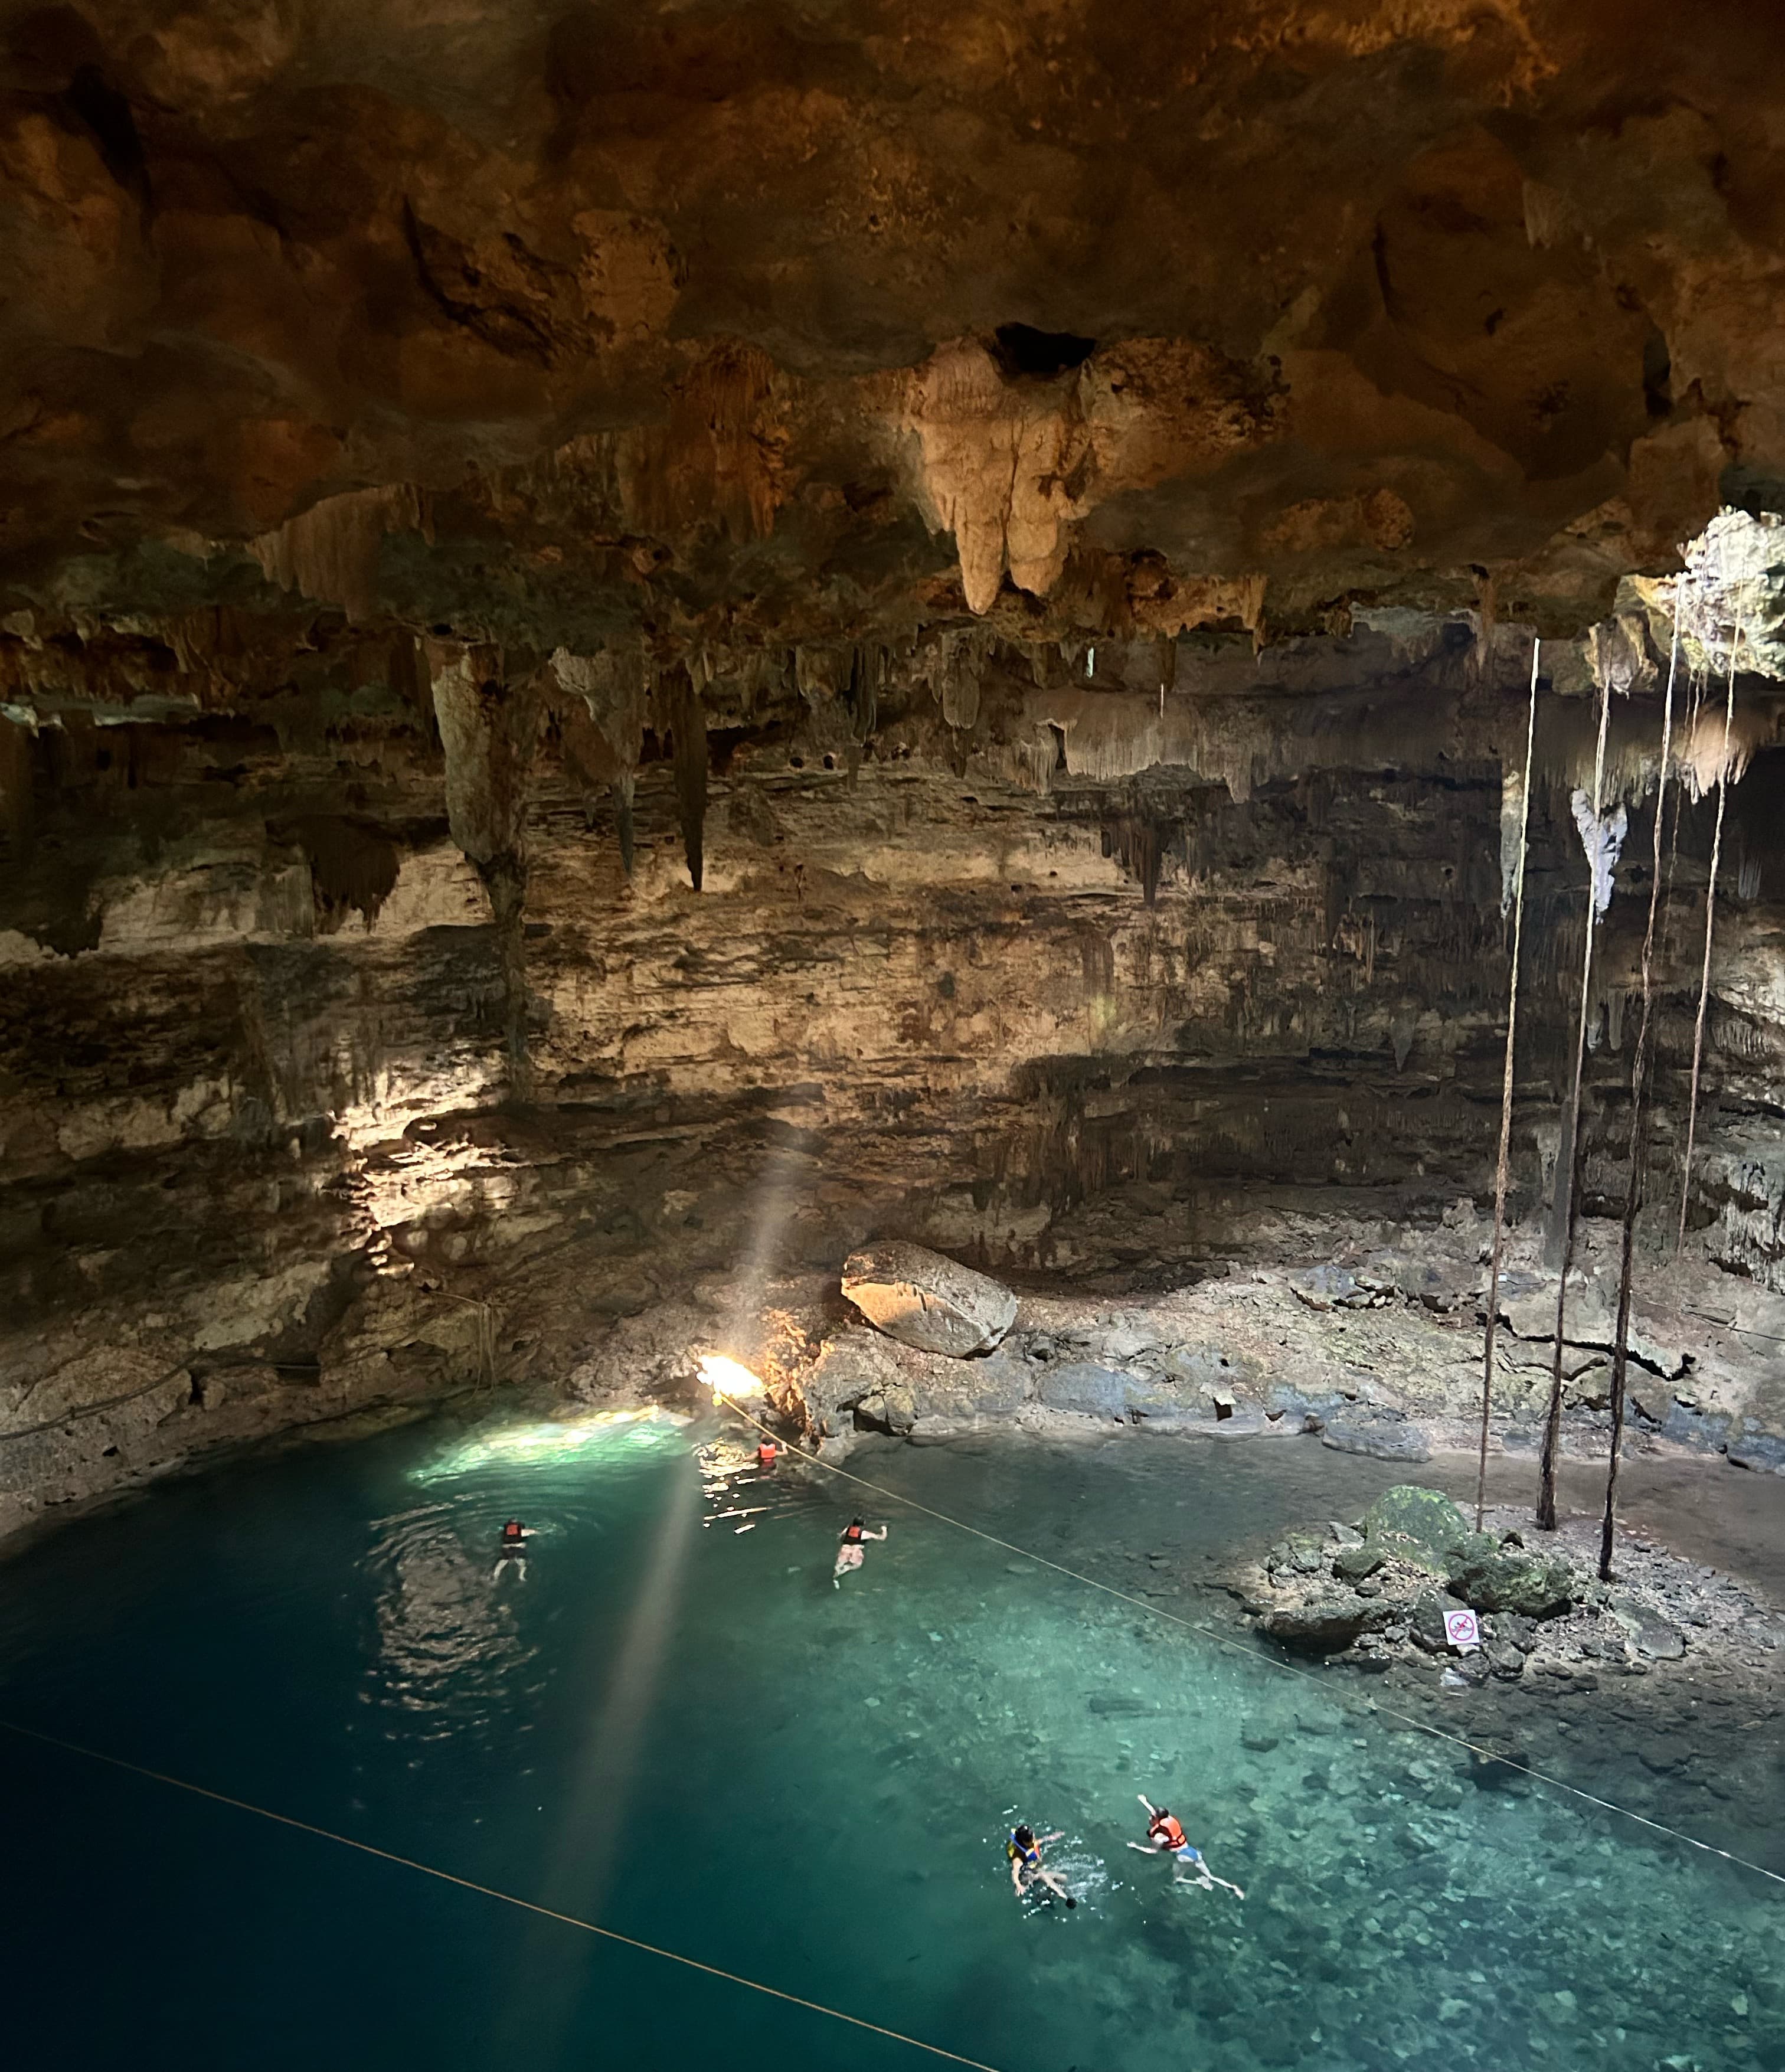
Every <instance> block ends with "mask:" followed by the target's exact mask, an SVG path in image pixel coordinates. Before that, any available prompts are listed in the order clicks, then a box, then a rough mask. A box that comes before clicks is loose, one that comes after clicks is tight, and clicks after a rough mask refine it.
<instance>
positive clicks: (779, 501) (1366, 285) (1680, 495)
mask: <svg viewBox="0 0 1785 2072" xmlns="http://www.w3.org/2000/svg"><path fill="white" fill-rule="evenodd" d="M3 22H4V29H3V35H0V47H3V51H4V73H3V79H4V103H3V107H0V181H3V182H4V196H5V199H4V204H3V207H0V239H3V240H4V242H3V245H0V267H3V277H4V279H5V282H6V290H5V294H4V300H3V303H0V347H3V349H0V551H3V559H0V609H3V610H4V611H5V613H6V630H7V634H8V636H9V638H10V640H11V641H12V642H13V643H14V647H15V648H19V650H20V651H21V652H19V653H16V654H14V657H13V661H14V688H15V689H17V687H18V685H19V684H20V683H23V684H24V685H26V686H27V689H29V688H31V686H33V685H35V684H36V682H37V681H38V680H39V678H40V677H41V676H43V673H44V668H45V666H46V665H43V664H41V662H39V663H36V664H33V663H31V661H30V660H29V659H28V656H29V654H30V653H31V652H37V651H35V650H34V649H33V648H32V643H33V642H34V641H35V642H38V643H41V642H42V641H43V639H45V638H47V637H49V638H53V637H55V636H56V635H57V634H58V632H60V631H65V630H66V629H68V628H72V629H73V630H74V631H75V632H76V635H78V636H79V637H80V638H81V639H87V638H88V636H89V635H91V634H92V633H93V630H94V629H95V627H103V626H106V625H109V626H111V627H113V628H114V629H121V630H122V631H124V632H125V634H128V633H129V632H130V630H131V629H132V628H133V627H134V628H136V629H137V630H138V631H140V630H141V629H142V628H143V627H148V626H150V625H154V626H157V627H159V628H160V629H161V635H162V638H163V639H167V640H169V641H171V643H172V646H173V648H175V650H178V649H179V648H180V647H181V644H182V643H184V646H185V648H187V650H188V651H190V650H191V648H192V647H193V646H194V645H195V643H196V644H199V645H203V644H204V639H205V636H204V635H203V634H202V632H200V631H195V628H197V627H203V626H204V624H205V623H207V622H206V617H205V615H212V623H215V621H216V615H219V614H222V615H227V616H228V619H229V620H230V622H231V625H232V629H233V630H232V632H231V634H230V635H229V636H228V637H229V638H230V639H234V640H236V641H238V642H241V641H248V642H249V643H252V642H253V641H254V640H256V639H261V640H265V641H267V642H270V643H274V644H278V643H286V644H287V645H288V646H293V647H296V648H301V647H302V638H301V637H300V635H299V633H298V630H297V629H298V626H299V624H300V623H301V622H307V621H310V620H314V619H316V618H317V616H318V610H317V608H318V607H322V608H323V611H322V616H323V617H324V618H328V617H330V616H331V615H332V618H333V619H335V620H336V621H339V620H340V619H345V620H346V621H347V622H348V623H351V624H353V625H356V626H362V627H373V628H377V627H385V628H389V627H408V628H409V629H412V630H413V631H415V632H416V633H417V634H426V635H431V636H432V637H434V638H437V639H438V638H453V639H460V640H487V641H491V642H494V643H500V645H501V646H502V647H503V648H504V651H505V652H506V653H507V654H508V656H509V657H510V660H511V666H512V660H513V658H514V657H515V656H522V657H531V658H533V660H534V661H535V662H536V663H537V660H540V659H542V658H544V657H546V656H550V655H551V654H553V652H556V651H558V650H563V651H565V652H566V653H568V654H570V655H571V656H586V655H590V654H594V653H598V652H602V651H604V650H611V649H613V648H616V647H623V646H626V645H627V644H631V645H632V646H634V647H635V648H643V649H644V651H646V652H648V653H651V654H654V655H656V656H658V657H660V658H661V657H664V656H670V655H672V654H687V653H698V652H702V651H709V652H716V651H719V650H734V651H735V650H739V649H742V650H749V649H753V648H760V649H763V650H771V649H782V650H785V649H787V648H797V647H800V646H801V645H805V644H811V645H813V646H817V647H822V646H824V645H825V644H826V643H830V644H833V645H834V644H837V643H845V644H846V643H874V642H880V643H899V642H901V641H906V642H908V641H911V640H912V639H915V638H918V637H919V636H920V635H923V634H924V633H925V632H926V631H931V632H933V631H935V630H936V629H938V628H946V627H964V628H973V627H984V628H985V629H987V630H989V631H991V632H993V633H995V634H997V635H999V636H1000V637H1001V638H1003V639H1008V640H1011V641H1015V642H1023V643H1039V642H1053V643H1064V644H1065V645H1066V646H1067V648H1069V649H1070V648H1071V647H1072V643H1084V642H1085V641H1088V640H1091V639H1095V638H1096V637H1097V636H1098V635H1104V636H1105V637H1106V638H1110V637H1117V636H1121V637H1134V636H1137V635H1138V636H1144V637H1154V638H1157V639H1160V640H1171V639H1176V638H1178V637H1179V636H1181V635H1184V634H1186V633H1194V632H1197V631H1207V632H1210V633H1213V634H1216V635H1231V636H1233V637H1234V638H1236V639H1243V640H1244V642H1245V643H1246V644H1247V645H1248V646H1256V645H1261V644H1263V643H1268V642H1269V641H1270V640H1273V639H1279V638H1284V637H1290V636H1294V635H1310V634H1318V633H1321V632H1323V631H1336V632H1339V633H1341V634H1343V632H1345V631H1347V630H1348V629H1349V628H1350V627H1351V623H1352V619H1353V615H1355V613H1356V612H1357V611H1359V609H1360V608H1361V609H1363V610H1364V611H1374V612H1376V613H1379V614H1380V613H1381V612H1384V611H1408V610H1411V611H1421V612H1426V613H1437V614H1440V615H1442V614H1443V613H1446V612H1455V611H1461V610H1464V609H1468V610H1473V611H1476V612H1478V613H1479V614H1480V615H1483V616H1484V617H1487V618H1493V617H1496V616H1497V617H1499V618H1503V619H1507V620H1517V621H1519V622H1520V623H1526V624H1529V625H1532V626H1535V627H1537V628H1538V629H1539V630H1540V631H1545V632H1548V633H1551V634H1557V635H1574V634H1578V633H1579V632H1581V631H1583V630H1584V629H1585V628H1586V627H1587V626H1589V625H1590V624H1591V623H1593V622H1594V621H1595V620H1597V619H1599V618H1600V617H1602V615H1604V614H1605V613H1606V612H1607V611H1609V610H1610V608H1611V606H1612V605H1613V603H1614V598H1615V597H1616V594H1617V589H1618V582H1619V580H1620V578H1623V577H1624V576H1626V575H1628V574H1632V573H1644V572H1646V573H1647V574H1665V573H1666V572H1667V571H1668V569H1671V568H1673V567H1676V566H1677V565H1678V547H1679V543H1680V542H1681V541H1684V540H1686V539H1687V538H1688V537H1691V536H1692V534H1693V533H1695V532H1697V531H1699V530H1700V529H1701V528H1702V527H1703V526H1704V525H1705V523H1706V521H1707V520H1709V518H1710V517H1711V516H1712V515H1713V513H1714V512H1716V511H1717V508H1719V506H1720V505H1722V504H1725V503H1729V502H1732V501H1733V502H1735V503H1738V504H1742V503H1743V502H1746V503H1747V504H1749V505H1750V506H1762V505H1765V504H1767V503H1768V502H1769V500H1775V499H1774V494H1773V493H1774V491H1775V489H1776V487H1778V485H1779V483H1781V482H1782V481H1785V320H1782V319H1781V317H1780V315H1779V311H1780V310H1781V308H1782V307H1785V293H1782V290H1785V113H1782V111H1785V42H1782V40H1781V39H1779V38H1778V37H1777V36H1775V35H1768V34H1766V33H1765V32H1764V31H1763V29H1762V26H1761V24H1760V21H1759V19H1758V17H1757V15H1756V13H1755V11H1754V10H1753V9H1752V8H1751V7H1750V6H1737V5H1734V4H1729V5H1706V6H1687V7H1679V8H1674V9H1648V10H1634V9H1631V8H1630V7H1629V6H1624V5H1610V4H1590V0H1485V3H1483V0H1467V4H1463V0H1397V4H1396V5H1394V6H1386V5H1377V4H1371V0H1350V4H1333V5H1299V4H1293V3H1291V4H1285V0H1273V4H1261V0H1225V4H1215V5H1207V6H1197V7H1194V8H1177V9H1167V8H1160V7H1158V6H1147V5H1140V4H1133V0H1094V4H1059V5H1050V6H1034V5H1031V6H1017V5H1014V4H1012V5H997V6H989V5H985V4H981V3H980V0H969V4H960V0H949V4H947V5H938V4H923V0H879V4H875V0H810V4H807V5H804V6H800V5H794V4H777V0H761V3H760V4H752V5H726V6H702V5H698V4H695V5H639V4H635V0H627V4H623V5H590V6H580V7H568V8H567V7H565V6H533V5H529V4H526V0H500V4H497V0H450V4H447V0H401V4H396V3H395V0H391V3H390V4H382V5H372V6H364V5H361V6H350V5H348V4H345V0H322V4H318V5H315V6H307V7H305V8H302V9H301V10H300V9H296V8H294V7H292V6H289V5H286V4H281V3H280V0H263V4H256V0H235V3H234V4H229V5H221V4H219V5H212V6H206V7H204V8H202V9H199V8H192V7H183V6H179V5H178V4H174V0H113V4H111V5H108V6H97V5H95V6H90V7H88V9H87V10H85V11H82V10H78V9H76V8H74V7H72V6H61V7H38V8H30V7H22V6H10V7H7V8H6V9H5V10H4V13H3ZM257 619H258V620H259V621H260V622H261V623H262V628H263V630H262V631H259V632H255V631H251V630H250V631H245V630H244V629H245V627H247V626H248V625H249V622H253V621H255V620H257ZM224 644H226V645H227V641H226V642H225V643H224ZM1075 652H1076V651H1075ZM51 673H53V672H51ZM697 674H698V672H697ZM136 689H137V692H138V693H141V691H142V685H141V684H140V683H138V685H137V687H136Z"/></svg>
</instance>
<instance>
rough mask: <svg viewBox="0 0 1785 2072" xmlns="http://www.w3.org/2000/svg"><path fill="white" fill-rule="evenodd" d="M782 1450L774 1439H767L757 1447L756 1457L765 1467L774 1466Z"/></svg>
mask: <svg viewBox="0 0 1785 2072" xmlns="http://www.w3.org/2000/svg"><path fill="white" fill-rule="evenodd" d="M780 1450H781V1449H780V1448H779V1446H777V1445H775V1441H773V1440H772V1439H765V1440H764V1441H763V1443H762V1444H761V1445H759V1447H758V1448H757V1449H756V1458H757V1460H758V1461H759V1463H760V1464H761V1466H763V1467H765V1468H772V1467H773V1466H774V1465H775V1455H776V1454H777V1453H779V1451H780Z"/></svg>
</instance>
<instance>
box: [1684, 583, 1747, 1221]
mask: <svg viewBox="0 0 1785 2072" xmlns="http://www.w3.org/2000/svg"><path fill="white" fill-rule="evenodd" d="M1741 648H1742V622H1741V620H1740V619H1737V620H1736V622H1735V631H1734V635H1733V636H1732V638H1731V639H1730V641H1729V687H1728V689H1727V691H1726V693H1725V697H1724V701H1723V754H1722V757H1721V762H1720V763H1719V767H1718V769H1717V827H1716V831H1715V833H1713V835H1712V837H1711V874H1710V882H1709V884H1708V885H1707V886H1705V968H1704V972H1703V974H1702V976H1701V978H1700V980H1699V982H1698V1019H1697V1023H1696V1024H1695V1026H1694V1027H1693V1030H1692V1091H1691V1093H1690V1095H1689V1096H1688V1100H1687V1105H1686V1156H1685V1162H1684V1165H1682V1167H1681V1168H1680V1234H1679V1236H1678V1238H1677V1239H1676V1249H1678V1248H1682V1247H1684V1244H1685V1242H1686V1211H1687V1208H1688V1205H1689V1204H1690V1202H1691V1200H1692V1149H1693V1145H1694V1144H1695V1143H1696V1141H1697V1135H1698V1075H1699V1071H1700V1068H1701V1067H1702V1065H1703V1063H1704V1059H1705V1006H1706V1005H1707V1004H1708V1002H1709V999H1710V992H1711V936H1712V933H1713V930H1714V928H1715V927H1716V924H1717V866H1718V865H1719V864H1720V863H1721V861H1722V857H1723V812H1724V808H1725V806H1726V805H1727V804H1728V803H1729V734H1730V730H1731V729H1732V727H1733V726H1734V723H1735V662H1736V656H1738V654H1739V653H1740V652H1741Z"/></svg>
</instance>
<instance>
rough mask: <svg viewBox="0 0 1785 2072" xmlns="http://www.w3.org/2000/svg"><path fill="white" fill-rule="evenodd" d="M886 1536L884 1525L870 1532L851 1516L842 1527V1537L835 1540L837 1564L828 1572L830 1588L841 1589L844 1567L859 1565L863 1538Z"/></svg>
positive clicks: (857, 1519) (880, 1538) (858, 1566)
mask: <svg viewBox="0 0 1785 2072" xmlns="http://www.w3.org/2000/svg"><path fill="white" fill-rule="evenodd" d="M885 1538H886V1527H885V1526H883V1525H882V1527H881V1528H880V1530H879V1531H878V1532H870V1531H869V1530H868V1528H867V1527H866V1526H865V1525H864V1524H863V1523H862V1521H861V1519H859V1518H852V1519H850V1520H849V1523H848V1524H847V1525H845V1527H843V1533H842V1537H841V1540H838V1542H837V1565H836V1567H835V1568H833V1569H832V1570H831V1572H830V1580H831V1587H832V1589H837V1590H840V1589H842V1587H843V1576H844V1572H845V1570H846V1569H849V1568H860V1567H861V1565H862V1542H863V1541H864V1540H884V1539H885Z"/></svg>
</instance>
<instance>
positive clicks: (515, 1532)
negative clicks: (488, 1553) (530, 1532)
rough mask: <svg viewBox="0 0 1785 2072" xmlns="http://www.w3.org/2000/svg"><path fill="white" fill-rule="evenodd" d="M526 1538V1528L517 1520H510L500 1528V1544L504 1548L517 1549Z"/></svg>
mask: <svg viewBox="0 0 1785 2072" xmlns="http://www.w3.org/2000/svg"><path fill="white" fill-rule="evenodd" d="M526 1537H527V1528H526V1527H525V1526H524V1525H523V1524H522V1523H520V1519H518V1518H511V1519H509V1520H508V1523H507V1524H506V1525H504V1527H503V1528H502V1544H503V1545H504V1547H517V1546H519V1545H520V1542H521V1541H522V1540H524V1539H525V1538H526Z"/></svg>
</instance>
